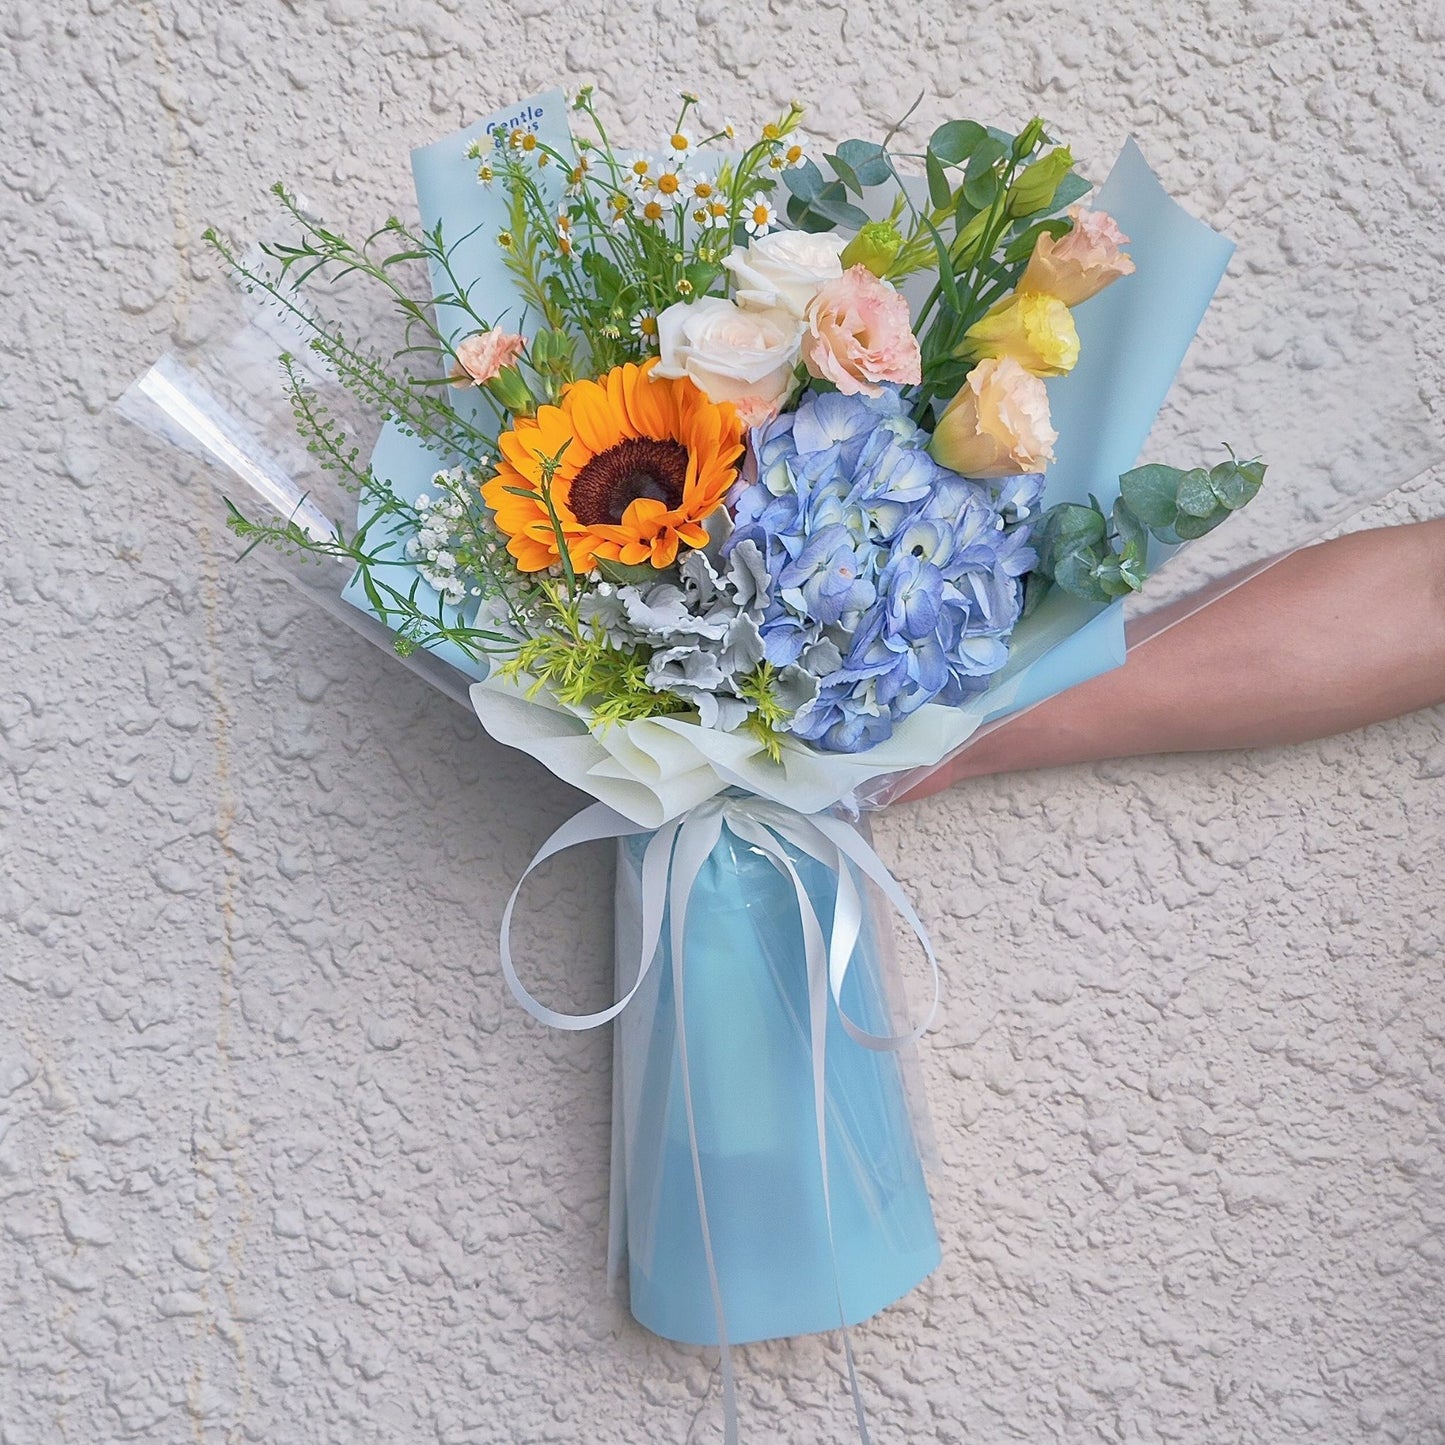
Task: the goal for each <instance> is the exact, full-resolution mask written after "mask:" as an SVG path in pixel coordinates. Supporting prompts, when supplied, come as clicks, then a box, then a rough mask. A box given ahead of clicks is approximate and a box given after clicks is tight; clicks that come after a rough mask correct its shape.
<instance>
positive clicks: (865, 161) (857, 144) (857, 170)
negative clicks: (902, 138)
mask: <svg viewBox="0 0 1445 1445" xmlns="http://www.w3.org/2000/svg"><path fill="white" fill-rule="evenodd" d="M828 161H829V163H830V164H833V163H835V162H837V161H842V162H843V164H844V165H846V166H847V167H848V168H849V170H851V171H852V172H853V174H854V176H855V177H856V178H857V180H858V183H859V185H863V186H881V185H882V184H883V183H884V182H885V181H886V180H887V179H888V178H889V177H890V176H891V175H892V174H893V167H892V166H891V165H890V164H889V161H888V152H887V151H885V150H884V149H883V147H882V146H881V145H878V144H877V143H876V142H875V141H871V140H845V141H844V142H843V144H842V145H840V146H839V147H838V153H837V155H836V156H829V157H828Z"/></svg>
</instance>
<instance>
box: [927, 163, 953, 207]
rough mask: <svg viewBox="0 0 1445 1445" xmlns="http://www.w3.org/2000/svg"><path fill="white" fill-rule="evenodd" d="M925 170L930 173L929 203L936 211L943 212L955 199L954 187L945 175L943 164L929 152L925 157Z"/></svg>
mask: <svg viewBox="0 0 1445 1445" xmlns="http://www.w3.org/2000/svg"><path fill="white" fill-rule="evenodd" d="M923 168H924V169H925V170H926V171H927V172H928V203H929V205H931V206H932V207H933V209H934V210H935V211H941V210H942V209H943V208H944V207H945V206H946V205H947V204H948V203H949V201H951V200H952V199H953V187H952V186H950V185H949V183H948V177H947V176H946V175H944V173H943V162H942V161H940V160H939V159H938V157H937V156H936V155H934V154H933V152H932V151H929V152H928V153H927V154H926V155H925V156H924V157H923Z"/></svg>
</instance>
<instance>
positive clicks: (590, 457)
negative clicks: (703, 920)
mask: <svg viewBox="0 0 1445 1445" xmlns="http://www.w3.org/2000/svg"><path fill="white" fill-rule="evenodd" d="M656 365H657V361H656V358H653V359H652V360H650V361H645V362H643V363H642V365H641V366H634V365H633V364H631V363H630V362H629V363H628V364H627V365H626V366H618V367H615V368H614V369H613V370H611V371H609V372H606V373H604V374H603V375H602V376H600V377H598V378H597V380H596V381H574V382H573V383H572V384H571V385H570V386H568V387H567V388H566V389H565V390H564V391H563V393H562V396H561V399H560V405H558V406H544V407H541V408H540V409H539V410H538V412H537V414H536V416H534V417H519V418H518V419H517V420H516V422H515V423H514V425H513V427H512V430H511V431H509V432H504V433H503V434H502V435H501V436H500V437H499V438H498V439H497V447H498V450H499V451H500V452H501V459H500V460H499V461H498V463H497V470H496V475H495V476H493V478H492V479H491V480H490V481H489V482H487V484H486V485H485V486H484V487H483V488H482V497H483V499H484V500H485V501H486V503H487V505H488V506H489V507H490V508H491V509H492V511H493V513H495V515H496V520H497V527H498V528H499V529H500V530H501V531H502V532H503V533H505V534H506V536H507V538H508V539H509V540H508V542H507V551H508V552H510V553H511V554H512V556H513V557H514V558H516V561H517V566H518V567H519V568H520V569H521V570H522V571H523V572H541V571H543V570H544V569H546V568H548V567H550V566H552V565H553V564H555V563H557V562H560V561H561V553H560V552H559V551H558V548H557V530H556V528H555V527H554V526H553V523H552V518H551V516H550V515H549V513H548V510H547V498H546V497H544V495H543V492H542V488H543V486H544V484H545V478H546V472H547V468H548V467H549V466H551V464H552V462H553V460H554V459H555V461H556V467H555V470H554V471H553V472H552V479H551V483H550V486H549V488H548V490H549V493H550V500H551V503H552V506H553V508H554V509H555V511H556V513H557V521H558V523H559V524H560V526H561V530H562V534H563V536H564V537H565V538H566V542H567V553H568V556H569V557H570V559H571V562H572V567H573V570H574V571H576V572H590V571H591V570H592V568H593V566H594V565H595V564H596V563H597V562H598V561H599V560H605V561H613V562H622V563H626V564H628V565H633V566H635V565H637V564H638V563H642V562H649V563H651V564H652V566H654V567H658V568H661V567H670V566H671V565H672V563H673V562H674V561H675V560H676V558H677V551H678V548H679V547H680V546H687V547H701V546H702V545H703V544H704V543H705V542H706V541H707V531H706V529H705V528H704V527H703V525H702V524H703V521H704V520H705V519H706V518H707V517H708V516H710V515H711V514H712V513H713V512H715V511H716V510H717V509H718V507H719V506H721V505H722V500H723V497H724V496H725V495H726V493H727V490H728V488H729V487H730V486H732V484H733V482H734V480H735V479H736V477H737V464H738V460H739V458H740V457H741V456H742V452H743V437H742V426H741V424H740V423H739V421H738V418H737V413H736V412H735V411H734V410H733V408H732V406H731V405H730V404H728V403H723V404H721V405H719V404H715V403H713V402H711V401H709V400H708V399H707V397H706V396H704V395H703V393H702V392H701V391H700V390H699V389H698V388H697V387H696V386H695V385H694V384H693V383H692V382H691V381H689V380H687V379H686V378H682V379H679V380H664V379H662V378H657V379H654V378H653V377H652V376H651V375H650V372H651V371H652V369H653V367H654V366H656Z"/></svg>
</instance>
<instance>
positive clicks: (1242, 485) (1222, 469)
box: [1209, 457, 1258, 512]
mask: <svg viewBox="0 0 1445 1445" xmlns="http://www.w3.org/2000/svg"><path fill="white" fill-rule="evenodd" d="M1209 489H1210V491H1212V492H1213V493H1214V495H1215V496H1216V497H1218V499H1219V501H1220V503H1221V505H1223V506H1226V507H1228V508H1229V510H1230V511H1231V512H1233V511H1237V510H1238V509H1239V508H1240V507H1242V506H1244V504H1245V503H1246V502H1247V501H1249V499H1250V496H1251V493H1250V491H1249V483H1248V482H1247V481H1245V479H1244V475H1243V473H1241V471H1240V470H1239V463H1238V462H1236V461H1235V460H1234V459H1233V458H1232V457H1231V458H1230V460H1229V461H1227V462H1220V463H1219V465H1218V466H1216V467H1211V468H1210V469H1209ZM1256 490H1258V489H1256Z"/></svg>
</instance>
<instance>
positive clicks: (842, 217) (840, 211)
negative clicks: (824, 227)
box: [810, 181, 868, 231]
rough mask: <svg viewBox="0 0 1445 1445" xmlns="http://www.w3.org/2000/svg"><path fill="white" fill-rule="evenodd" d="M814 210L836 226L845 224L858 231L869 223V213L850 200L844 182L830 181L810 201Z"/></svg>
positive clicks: (851, 229)
mask: <svg viewBox="0 0 1445 1445" xmlns="http://www.w3.org/2000/svg"><path fill="white" fill-rule="evenodd" d="M810 207H811V209H812V211H813V212H814V213H815V214H816V215H819V216H825V217H826V218H827V219H828V220H830V221H831V222H832V223H833V224H834V225H835V226H845V227H847V228H848V229H849V230H850V231H856V230H858V229H859V228H860V227H862V226H866V225H867V224H868V213H867V212H866V211H864V210H860V209H859V207H857V206H855V205H853V204H852V202H850V201H849V200H848V194H847V192H846V191H845V190H844V188H843V185H842V182H840V181H830V182H829V183H828V184H827V185H826V186H824V187H823V189H822V190H821V191H819V192H818V194H817V195H816V196H815V197H814V198H813V200H812V201H811V202H810Z"/></svg>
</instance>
